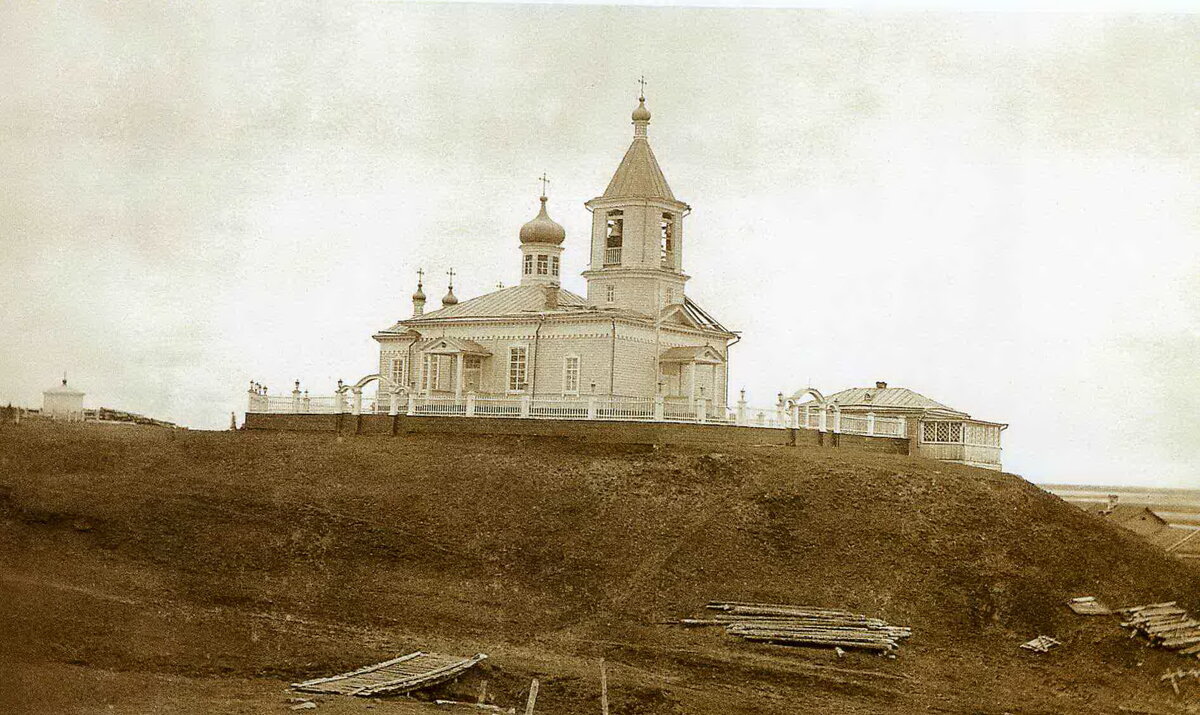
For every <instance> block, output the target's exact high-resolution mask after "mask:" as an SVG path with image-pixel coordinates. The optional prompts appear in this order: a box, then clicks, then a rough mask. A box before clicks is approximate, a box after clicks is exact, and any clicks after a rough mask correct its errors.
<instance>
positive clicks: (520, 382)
mask: <svg viewBox="0 0 1200 715" xmlns="http://www.w3.org/2000/svg"><path fill="white" fill-rule="evenodd" d="M528 357H529V352H528V348H526V347H525V346H524V345H514V346H512V347H511V348H509V349H508V391H509V392H524V391H525V388H526V387H527V386H528V383H527V382H526V378H525V369H526V366H527V364H528Z"/></svg>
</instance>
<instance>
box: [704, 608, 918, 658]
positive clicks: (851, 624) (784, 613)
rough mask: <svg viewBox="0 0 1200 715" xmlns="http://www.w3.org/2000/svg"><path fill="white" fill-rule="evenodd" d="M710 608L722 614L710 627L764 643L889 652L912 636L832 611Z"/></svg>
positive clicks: (903, 630)
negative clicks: (720, 628) (723, 627)
mask: <svg viewBox="0 0 1200 715" xmlns="http://www.w3.org/2000/svg"><path fill="white" fill-rule="evenodd" d="M708 608H709V609H711V610H714V611H721V613H720V614H717V615H716V616H714V618H713V620H712V621H710V622H707V623H712V624H713V625H723V626H725V632H726V633H729V634H730V635H735V636H739V637H741V638H745V639H746V640H750V641H760V642H765V643H780V644H783V645H811V646H826V647H833V648H858V649H861V650H870V651H879V652H890V651H893V650H896V649H897V648H899V647H900V643H899V641H900V639H901V638H908V637H909V636H910V635H912V630H911V629H909V628H904V627H901V626H892V625H889V624H887V623H885V622H884V621H881V620H880V619H878V618H870V617H868V616H863V615H859V614H857V613H848V612H846V611H837V610H833V609H829V608H813V607H810V606H790V605H784V604H773V603H741V602H728V601H714V602H712V603H709V604H708ZM692 623H693V624H695V625H701V624H702V623H706V622H702V621H692Z"/></svg>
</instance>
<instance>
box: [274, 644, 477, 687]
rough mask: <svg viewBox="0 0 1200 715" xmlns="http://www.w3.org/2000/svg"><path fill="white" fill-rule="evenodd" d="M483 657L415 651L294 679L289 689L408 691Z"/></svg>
mask: <svg viewBox="0 0 1200 715" xmlns="http://www.w3.org/2000/svg"><path fill="white" fill-rule="evenodd" d="M486 659H487V656H486V655H484V654H483V653H477V654H475V655H473V656H471V657H470V658H463V657H461V656H456V655H439V654H437V653H424V652H422V651H417V652H415V653H409V654H408V655H402V656H400V657H398V658H392V659H391V660H385V661H383V662H382V663H376V664H374V665H368V666H365V667H363V668H359V669H358V670H352V671H350V672H349V673H342V674H341V675H334V676H331V677H328V678H317V679H316V680H306V681H305V682H303V683H293V684H292V689H293V690H301V691H304V692H307V693H331V694H334V695H358V696H361V697H368V696H371V695H381V694H383V693H396V694H399V693H407V692H410V691H412V690H419V689H421V688H428V687H430V686H433V685H437V684H439V683H444V682H446V681H447V680H451V679H452V678H456V677H458V676H459V675H461V674H462V673H463V672H465V671H466V670H467V669H469V668H471V667H474V666H475V665H476V664H478V663H480V662H481V661H483V660H486Z"/></svg>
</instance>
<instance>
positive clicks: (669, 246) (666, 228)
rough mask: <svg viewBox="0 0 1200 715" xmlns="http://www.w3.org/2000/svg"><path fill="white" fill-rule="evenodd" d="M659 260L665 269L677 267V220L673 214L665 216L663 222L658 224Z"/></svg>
mask: <svg viewBox="0 0 1200 715" xmlns="http://www.w3.org/2000/svg"><path fill="white" fill-rule="evenodd" d="M658 231H659V258H660V259H661V260H662V266H663V268H674V267H675V218H674V217H673V216H671V214H663V215H662V222H661V223H659V224H658Z"/></svg>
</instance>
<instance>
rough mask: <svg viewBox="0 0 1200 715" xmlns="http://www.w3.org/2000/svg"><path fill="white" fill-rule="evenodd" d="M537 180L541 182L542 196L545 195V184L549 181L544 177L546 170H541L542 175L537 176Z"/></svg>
mask: <svg viewBox="0 0 1200 715" xmlns="http://www.w3.org/2000/svg"><path fill="white" fill-rule="evenodd" d="M538 181H540V182H542V196H545V195H546V184H549V183H550V180H549V179H547V178H546V172H544V171H543V172H542V175H541V177H540V178H538Z"/></svg>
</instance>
